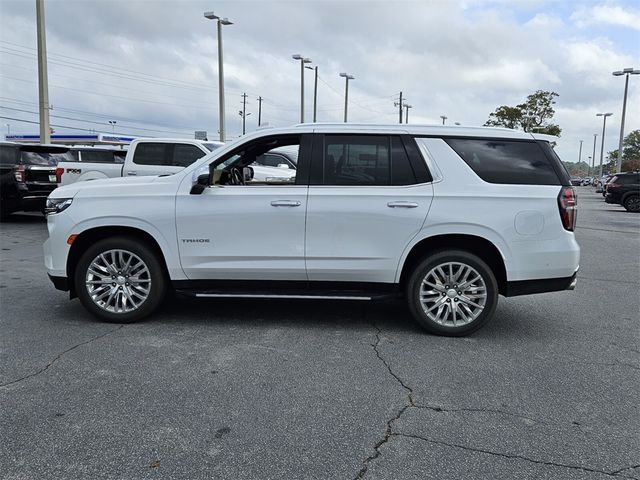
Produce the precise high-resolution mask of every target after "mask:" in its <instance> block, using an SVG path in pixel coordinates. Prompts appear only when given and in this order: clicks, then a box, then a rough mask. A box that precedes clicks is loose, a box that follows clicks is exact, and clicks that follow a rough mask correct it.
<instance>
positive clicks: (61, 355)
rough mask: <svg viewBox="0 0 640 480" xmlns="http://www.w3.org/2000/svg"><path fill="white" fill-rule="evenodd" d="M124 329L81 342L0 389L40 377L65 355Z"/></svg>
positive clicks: (0, 386) (118, 328) (2, 385)
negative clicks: (36, 369) (38, 368)
mask: <svg viewBox="0 0 640 480" xmlns="http://www.w3.org/2000/svg"><path fill="white" fill-rule="evenodd" d="M122 327H124V325H120V326H119V327H117V328H114V329H113V330H109V331H108V332H105V333H101V334H100V335H96V336H95V337H92V338H90V339H89V340H86V341H84V342H80V343H78V344H76V345H74V346H72V347H70V348H67V349H66V350H65V351H63V352H60V353H59V354H58V355H56V356H55V358H54V359H53V360H51V361H50V362H49V363H48V364H47V365H45V366H44V367H42V368H41V369H40V370H38V371H36V372H33V373H30V374H29V375H25V376H24V377H21V378H18V379H16V380H12V381H10V382H7V383H2V384H0V388H4V387H8V386H9V385H13V384H14V383H19V382H22V381H24V380H27V379H29V378H31V377H35V376H37V375H40V374H41V373H44V372H46V371H47V370H48V369H49V367H51V366H52V365H53V364H54V363H56V362H57V361H58V360H60V358H62V357H63V356H64V355H65V354H67V353H69V352H70V351H72V350H75V349H76V348H78V347H81V346H83V345H87V344H88V343H91V342H95V341H96V340H99V339H100V338H102V337H106V336H107V335H111V334H112V333H114V332H117V331H118V330H120V329H121V328H122Z"/></svg>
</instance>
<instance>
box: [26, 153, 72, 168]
mask: <svg viewBox="0 0 640 480" xmlns="http://www.w3.org/2000/svg"><path fill="white" fill-rule="evenodd" d="M21 158H22V163H23V164H24V165H42V166H47V167H55V166H56V165H57V164H58V162H77V161H78V160H77V158H78V157H77V152H71V151H67V152H42V151H40V152H26V151H24V150H23V151H22V155H21Z"/></svg>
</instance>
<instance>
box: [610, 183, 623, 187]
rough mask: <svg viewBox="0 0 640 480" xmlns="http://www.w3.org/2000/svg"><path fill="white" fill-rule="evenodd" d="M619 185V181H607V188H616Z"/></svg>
mask: <svg viewBox="0 0 640 480" xmlns="http://www.w3.org/2000/svg"><path fill="white" fill-rule="evenodd" d="M619 186H620V184H619V183H607V188H618V187H619Z"/></svg>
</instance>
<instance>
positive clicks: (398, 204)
mask: <svg viewBox="0 0 640 480" xmlns="http://www.w3.org/2000/svg"><path fill="white" fill-rule="evenodd" d="M417 206H418V204H417V203H415V202H389V203H387V207H389V208H416V207H417Z"/></svg>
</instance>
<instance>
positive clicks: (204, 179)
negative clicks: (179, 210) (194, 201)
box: [189, 173, 209, 195]
mask: <svg viewBox="0 0 640 480" xmlns="http://www.w3.org/2000/svg"><path fill="white" fill-rule="evenodd" d="M208 186H209V174H208V173H203V174H202V175H198V178H197V179H196V183H194V184H193V187H191V191H190V192H189V193H190V194H191V195H200V194H201V193H202V192H204V190H205V189H206V188H207V187H208Z"/></svg>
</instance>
